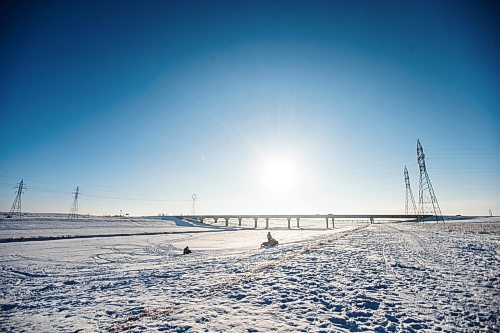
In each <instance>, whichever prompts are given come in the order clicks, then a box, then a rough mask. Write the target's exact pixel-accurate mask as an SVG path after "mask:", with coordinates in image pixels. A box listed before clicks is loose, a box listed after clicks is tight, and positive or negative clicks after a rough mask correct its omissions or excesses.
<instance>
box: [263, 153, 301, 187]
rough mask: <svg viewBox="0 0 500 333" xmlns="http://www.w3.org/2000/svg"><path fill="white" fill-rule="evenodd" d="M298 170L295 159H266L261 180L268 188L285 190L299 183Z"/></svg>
mask: <svg viewBox="0 0 500 333" xmlns="http://www.w3.org/2000/svg"><path fill="white" fill-rule="evenodd" d="M297 178H298V172H297V167H296V165H295V163H294V162H293V160H291V159H288V158H284V157H279V158H272V159H270V160H265V161H264V162H263V165H262V169H261V181H262V183H263V186H264V187H265V188H266V189H267V190H271V191H273V192H284V191H287V190H290V189H291V188H293V187H295V186H296V185H297V180H298V179H297Z"/></svg>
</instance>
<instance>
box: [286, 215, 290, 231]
mask: <svg viewBox="0 0 500 333" xmlns="http://www.w3.org/2000/svg"><path fill="white" fill-rule="evenodd" d="M286 219H287V221H288V229H290V220H291V218H290V217H287V218H286Z"/></svg>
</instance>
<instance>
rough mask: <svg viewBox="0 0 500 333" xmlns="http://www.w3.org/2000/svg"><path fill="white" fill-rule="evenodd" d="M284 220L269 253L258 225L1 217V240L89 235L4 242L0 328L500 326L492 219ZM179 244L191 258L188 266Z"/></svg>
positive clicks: (498, 261)
mask: <svg viewBox="0 0 500 333" xmlns="http://www.w3.org/2000/svg"><path fill="white" fill-rule="evenodd" d="M285 223H286V222H279V221H275V222H274V223H271V227H273V228H272V230H271V232H272V234H273V237H275V238H276V239H278V240H279V241H280V246H278V247H276V248H272V249H264V250H263V249H259V245H260V243H261V242H263V241H265V240H266V233H267V230H263V229H257V230H253V229H251V228H250V226H253V222H252V223H248V224H247V225H244V228H236V227H230V228H229V230H228V229H227V228H225V227H223V226H222V225H221V224H218V225H215V226H207V225H201V224H197V223H190V222H182V221H179V220H176V221H165V220H147V219H138V218H137V219H136V218H133V219H132V218H128V219H116V218H99V219H98V218H88V219H81V220H76V221H69V220H67V219H65V218H63V217H60V218H50V217H38V218H37V217H31V218H27V219H26V218H25V219H23V220H17V221H16V220H13V219H9V220H7V219H0V232H1V234H0V238H1V239H3V240H5V239H9V238H19V237H24V238H25V240H29V239H36V238H40V237H42V236H51V235H52V236H53V235H58V236H75V235H80V236H91V237H89V238H75V239H60V240H44V241H21V242H13V243H0V260H1V268H0V269H1V275H0V276H1V277H0V285H1V290H0V296H1V297H0V306H1V314H0V330H1V331H13V332H21V331H26V332H31V331H39V332H54V331H63V332H75V331H81V332H94V331H130V332H142V331H167V332H184V331H191V332H268V331H271V330H277V331H289V332H343V331H376V332H388V331H413V330H423V331H485V332H488V331H491V332H494V331H499V329H500V312H499V309H500V274H499V272H500V270H499V268H500V219H498V218H490V219H475V220H463V221H447V222H446V223H440V224H436V223H426V224H422V223H420V224H410V223H385V224H375V225H367V224H359V223H358V224H355V223H336V228H335V229H333V230H332V229H330V230H326V229H324V221H321V222H314V221H304V222H302V221H301V226H302V227H303V228H306V229H294V230H288V229H284V228H283V227H284V226H285ZM233 225H234V223H233ZM262 226H263V225H260V226H259V227H262ZM144 233H147V234H144ZM154 233H158V234H154ZM123 234H127V235H123ZM105 235H120V236H114V237H102V236H105ZM40 239H43V238H40ZM186 245H189V247H190V248H191V249H192V250H193V253H192V254H191V255H187V256H183V255H182V254H181V253H182V248H183V247H184V246H186Z"/></svg>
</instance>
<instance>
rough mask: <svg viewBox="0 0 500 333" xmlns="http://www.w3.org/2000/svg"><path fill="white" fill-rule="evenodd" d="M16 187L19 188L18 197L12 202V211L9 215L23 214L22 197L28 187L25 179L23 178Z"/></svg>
mask: <svg viewBox="0 0 500 333" xmlns="http://www.w3.org/2000/svg"><path fill="white" fill-rule="evenodd" d="M15 188H17V194H16V198H15V199H14V202H13V203H12V207H11V208H10V212H9V215H7V217H13V216H21V197H22V195H23V192H24V190H26V189H27V188H26V184H25V183H24V180H22V179H21V181H20V182H19V183H18V184H17V187H14V189H15Z"/></svg>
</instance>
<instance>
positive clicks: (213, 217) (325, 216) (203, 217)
mask: <svg viewBox="0 0 500 333" xmlns="http://www.w3.org/2000/svg"><path fill="white" fill-rule="evenodd" d="M431 216H432V215H384V214H375V215H372V214H367V215H363V214H361V215H339V214H314V215H307V214H306V215H300V214H299V215H296V214H295V215H182V216H176V217H177V218H180V219H193V220H198V221H200V222H202V223H205V220H214V223H216V222H217V221H218V220H220V219H222V220H224V221H225V224H226V227H227V226H229V220H231V219H233V220H238V225H239V226H240V227H241V221H242V220H243V219H252V220H254V224H255V226H254V227H255V228H257V223H258V221H259V220H261V219H263V220H265V221H266V229H267V228H269V220H270V219H286V220H287V221H288V229H291V222H292V220H295V221H296V222H297V228H300V220H301V219H325V223H326V228H327V229H328V228H329V221H330V219H331V220H332V223H331V226H332V228H335V219H352V220H358V219H367V220H369V221H370V223H375V220H376V219H379V220H388V219H391V220H392V219H394V220H396V219H410V220H411V219H423V218H426V217H431Z"/></svg>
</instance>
